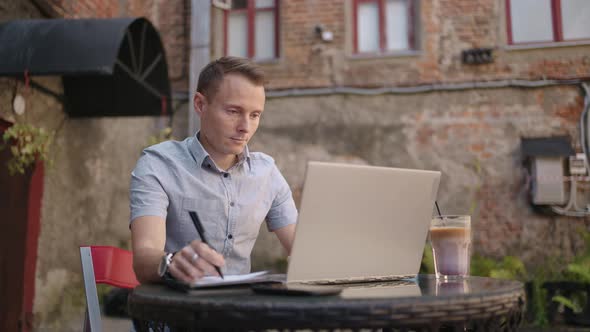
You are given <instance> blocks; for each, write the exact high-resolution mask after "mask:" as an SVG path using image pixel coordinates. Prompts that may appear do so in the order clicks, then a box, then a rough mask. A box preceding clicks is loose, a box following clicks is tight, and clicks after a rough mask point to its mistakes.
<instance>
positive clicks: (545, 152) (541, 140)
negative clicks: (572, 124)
mask: <svg viewBox="0 0 590 332" xmlns="http://www.w3.org/2000/svg"><path fill="white" fill-rule="evenodd" d="M520 146H521V151H522V155H523V157H568V156H573V155H575V154H576V152H575V151H574V149H573V147H572V145H571V143H570V138H569V137H568V136H553V137H536V138H524V137H522V138H521V139H520Z"/></svg>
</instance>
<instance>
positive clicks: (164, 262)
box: [158, 254, 172, 277]
mask: <svg viewBox="0 0 590 332" xmlns="http://www.w3.org/2000/svg"><path fill="white" fill-rule="evenodd" d="M171 257H172V255H171V254H166V255H164V256H162V259H161V260H160V265H158V274H159V275H160V277H164V275H165V274H166V272H167V271H168V265H170V258H171Z"/></svg>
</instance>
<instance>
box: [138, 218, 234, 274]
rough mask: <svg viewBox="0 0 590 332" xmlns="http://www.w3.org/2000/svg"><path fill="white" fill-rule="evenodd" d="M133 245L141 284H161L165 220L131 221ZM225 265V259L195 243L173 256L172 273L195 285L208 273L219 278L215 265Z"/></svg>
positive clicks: (197, 241)
mask: <svg viewBox="0 0 590 332" xmlns="http://www.w3.org/2000/svg"><path fill="white" fill-rule="evenodd" d="M131 243H132V245H133V268H134V270H135V275H136V276H137V279H138V280H139V281H140V282H141V283H146V282H158V281H160V280H161V278H160V276H159V275H158V265H159V264H160V261H161V260H162V256H164V254H165V253H164V245H165V244H166V221H165V220H164V219H163V218H161V217H156V216H143V217H139V218H136V219H135V220H133V221H132V222H131ZM194 254H196V256H195V255H194ZM193 257H195V258H194V259H193ZM224 264H225V261H224V259H223V256H221V255H220V254H219V253H217V252H215V251H214V250H213V249H211V248H210V247H209V246H208V245H206V244H204V243H202V242H201V241H199V240H195V241H193V242H191V243H190V244H188V245H187V246H186V247H184V248H182V250H180V251H179V252H177V253H176V255H174V257H173V258H172V263H171V264H170V266H169V270H170V273H171V274H172V276H173V277H175V278H176V279H178V280H182V281H184V282H187V283H192V282H194V281H196V280H198V279H200V278H201V277H203V276H204V275H207V274H209V275H217V272H216V271H215V268H214V267H213V265H216V266H223V265H224Z"/></svg>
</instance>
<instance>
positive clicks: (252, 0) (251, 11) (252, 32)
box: [223, 0, 280, 61]
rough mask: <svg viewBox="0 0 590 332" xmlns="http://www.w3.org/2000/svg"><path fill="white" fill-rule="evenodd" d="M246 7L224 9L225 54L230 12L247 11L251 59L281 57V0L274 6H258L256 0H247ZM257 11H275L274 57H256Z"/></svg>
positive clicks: (276, 1) (224, 52) (248, 47)
mask: <svg viewBox="0 0 590 332" xmlns="http://www.w3.org/2000/svg"><path fill="white" fill-rule="evenodd" d="M247 1H248V5H247V7H246V8H240V9H226V10H224V11H223V54H224V55H228V54H227V50H228V23H229V15H230V13H240V12H241V13H246V21H247V29H248V31H247V35H248V40H247V51H246V53H247V56H248V58H249V59H253V60H256V61H265V60H274V59H278V58H279V31H280V25H279V22H280V20H279V2H280V1H279V0H274V7H263V8H256V0H247ZM257 12H274V14H275V20H274V21H275V22H274V23H275V47H274V56H273V57H272V58H256V26H255V24H256V13H257Z"/></svg>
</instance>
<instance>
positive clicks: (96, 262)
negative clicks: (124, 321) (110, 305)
mask: <svg viewBox="0 0 590 332" xmlns="http://www.w3.org/2000/svg"><path fill="white" fill-rule="evenodd" d="M80 259H81V260H82V274H83V277H84V290H85V292H86V319H85V323H84V331H92V332H100V331H102V323H101V320H100V305H99V303H98V292H97V290H96V284H108V285H111V286H115V287H120V288H135V286H137V285H139V281H137V278H136V277H135V272H133V254H132V253H131V252H130V251H127V250H124V249H121V248H116V247H109V246H81V247H80Z"/></svg>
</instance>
